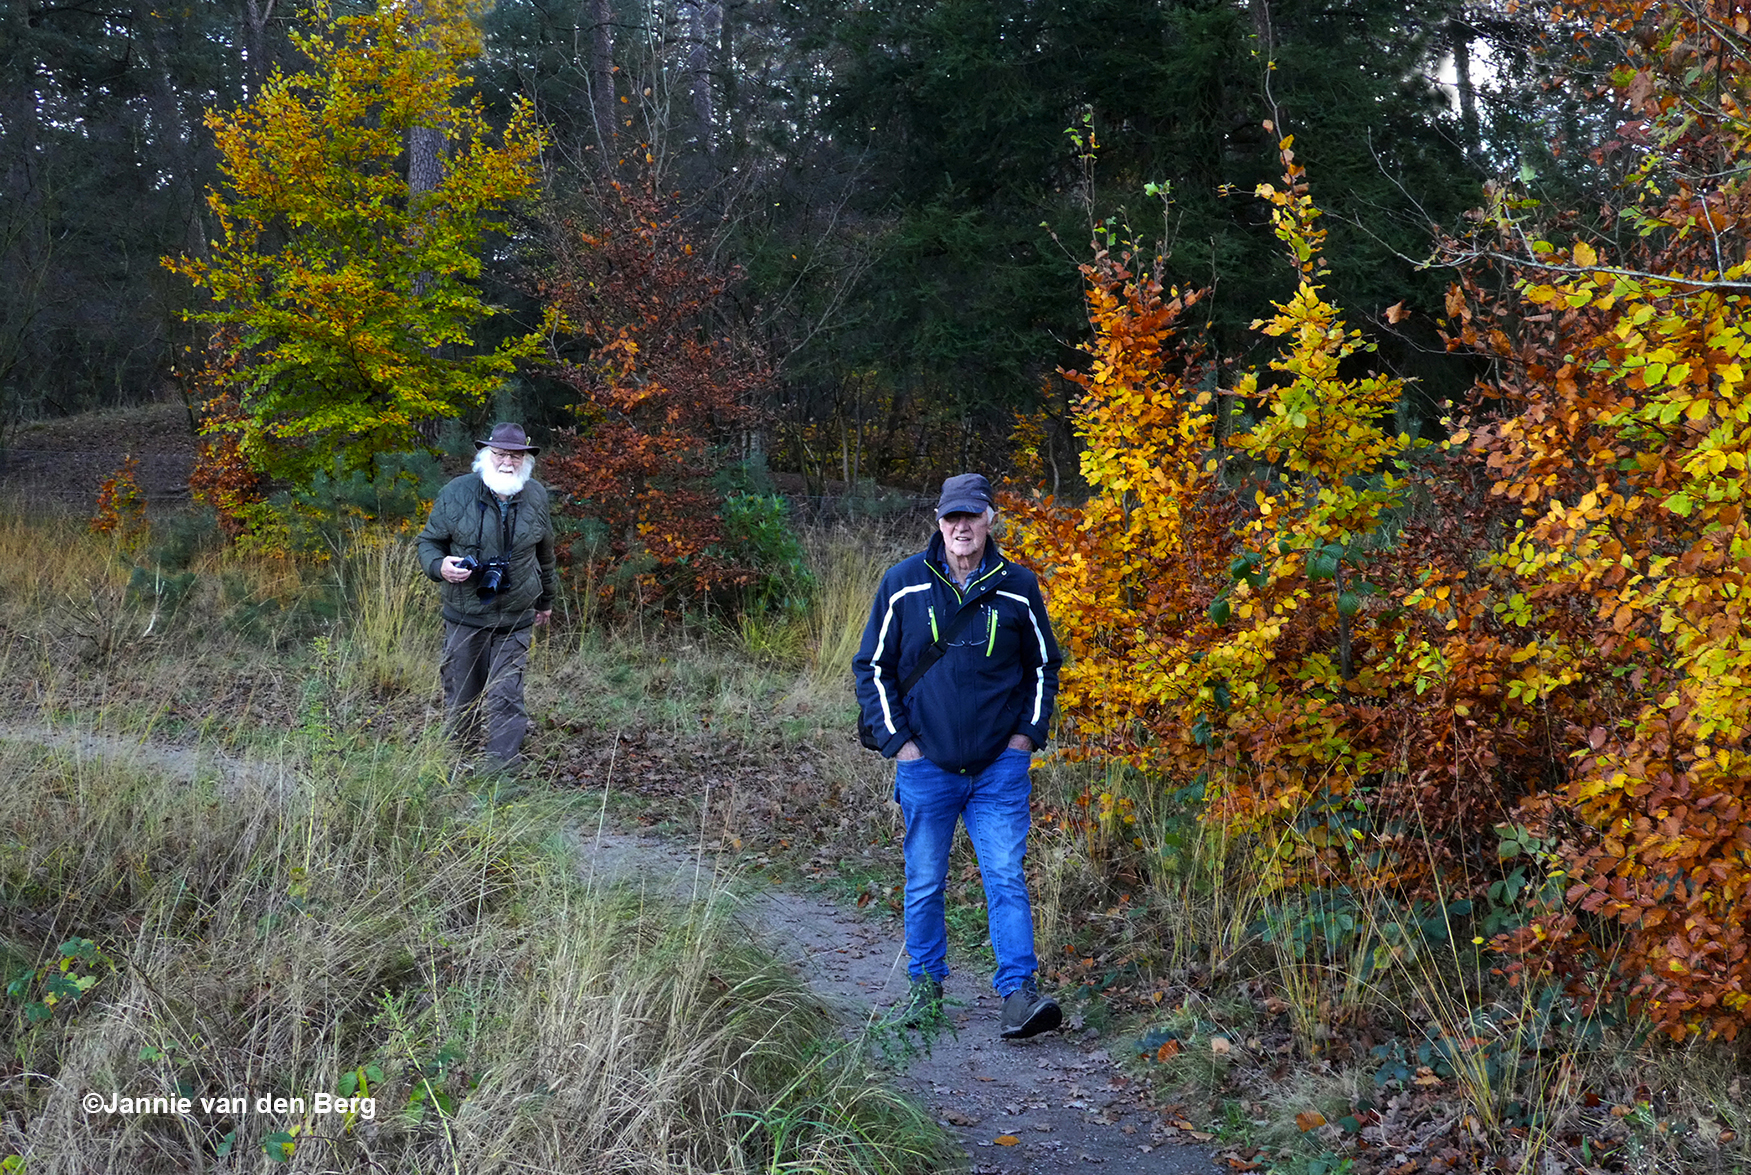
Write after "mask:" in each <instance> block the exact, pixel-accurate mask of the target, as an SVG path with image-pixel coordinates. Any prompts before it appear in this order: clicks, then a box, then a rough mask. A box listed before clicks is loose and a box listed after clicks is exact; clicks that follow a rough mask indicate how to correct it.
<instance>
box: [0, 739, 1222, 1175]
mask: <svg viewBox="0 0 1751 1175" xmlns="http://www.w3.org/2000/svg"><path fill="white" fill-rule="evenodd" d="M0 737H3V738H6V739H11V740H18V741H31V742H36V743H40V744H42V745H45V746H52V747H55V748H57V749H60V750H63V751H67V752H71V753H73V754H75V755H76V756H77V757H79V758H82V759H101V758H105V757H122V758H125V759H126V760H127V761H129V762H131V763H133V764H134V765H135V766H136V767H141V768H145V769H147V770H150V771H153V772H155V773H158V774H161V775H163V776H165V777H169V778H178V779H184V780H187V781H189V782H191V783H192V782H193V781H195V780H196V779H198V778H201V777H203V776H207V777H212V776H216V777H217V778H218V779H219V780H220V781H221V788H222V789H223V788H225V787H227V786H229V787H234V788H238V789H241V790H247V788H248V787H249V786H251V785H254V786H263V785H271V783H272V779H270V778H263V774H264V773H266V774H267V775H270V776H271V775H272V774H273V768H272V766H271V764H264V763H262V762H259V761H256V760H252V759H249V758H246V757H243V756H236V755H232V754H229V753H227V752H223V751H216V750H214V749H213V748H211V747H190V746H187V745H182V744H179V743H178V742H175V741H169V740H150V741H147V742H144V743H142V742H140V741H139V740H137V739H135V738H128V737H118V736H114V735H108V734H103V733H98V732H93V731H90V730H81V729H76V728H73V727H69V726H66V725H56V724H52V723H44V722H32V721H18V720H13V721H8V722H3V723H0ZM569 839H570V840H571V842H572V843H573V845H574V847H575V848H576V850H577V854H578V861H579V863H580V865H579V867H580V869H582V870H585V871H587V872H589V873H591V874H593V875H595V877H596V879H601V878H603V877H604V876H606V877H608V878H610V879H613V880H629V881H633V882H635V883H637V884H642V885H648V886H650V887H651V888H652V889H653V890H655V891H657V892H660V893H662V894H664V895H665V896H669V897H675V898H680V899H688V898H691V897H696V896H699V895H700V894H701V893H703V892H705V891H707V890H711V889H716V888H720V887H724V886H725V885H726V882H727V889H728V892H729V893H730V894H731V895H732V896H733V897H734V898H735V900H736V901H737V903H738V904H739V908H740V911H741V917H742V920H743V922H744V923H745V924H746V925H747V927H748V929H749V931H750V933H752V934H754V935H756V936H758V937H759V938H760V939H761V940H762V942H763V943H764V944H765V945H766V946H767V948H768V949H770V950H771V951H773V952H774V953H775V954H776V955H777V956H778V957H779V958H780V959H781V960H782V961H783V962H784V963H785V964H786V965H787V966H788V967H790V968H792V969H793V970H794V971H796V972H797V973H798V974H799V975H800V976H801V977H802V978H804V979H805V980H806V981H807V982H808V983H809V985H810V987H811V988H812V989H813V990H814V991H815V992H816V993H817V994H818V995H819V996H820V997H821V998H822V999H823V1000H824V1001H825V1002H826V1003H827V1005H828V1006H829V1007H830V1008H832V1009H833V1011H834V1012H835V1013H836V1014H837V1016H838V1017H839V1019H840V1022H841V1023H842V1024H843V1025H844V1029H845V1032H846V1034H847V1037H848V1038H849V1039H852V1040H857V1039H858V1038H860V1037H861V1038H862V1039H863V1041H864V1042H865V1044H866V1045H869V1046H871V1047H872V1049H873V1051H874V1052H875V1053H876V1054H877V1055H878V1056H879V1057H880V1067H881V1068H882V1069H883V1070H884V1071H886V1073H887V1074H888V1076H889V1079H890V1080H891V1081H892V1082H893V1083H894V1084H895V1085H896V1086H897V1087H898V1088H900V1089H902V1090H904V1091H906V1092H907V1093H909V1094H910V1095H911V1096H913V1097H914V1098H916V1099H917V1101H918V1102H919V1103H920V1104H921V1105H922V1106H924V1107H925V1108H926V1110H927V1111H928V1112H929V1113H930V1115H931V1116H932V1117H933V1118H934V1119H935V1120H936V1121H937V1122H938V1124H939V1125H941V1126H942V1127H944V1128H945V1129H946V1130H948V1131H949V1132H950V1133H952V1134H953V1135H954V1136H955V1137H956V1138H957V1139H958V1140H959V1141H960V1144H961V1145H962V1146H963V1147H964V1148H965V1150H966V1153H967V1156H968V1166H967V1170H968V1171H969V1172H971V1173H972V1175H1059V1173H1062V1172H1070V1171H1082V1170H1086V1169H1087V1168H1088V1167H1089V1166H1091V1165H1099V1164H1108V1163H1110V1164H1113V1165H1114V1167H1115V1168H1116V1169H1122V1170H1126V1171H1139V1172H1151V1173H1160V1175H1175V1173H1180V1172H1187V1173H1191V1172H1199V1171H1207V1170H1210V1169H1211V1163H1212V1156H1211V1154H1210V1152H1209V1151H1207V1150H1206V1149H1204V1148H1203V1147H1201V1146H1197V1145H1188V1144H1187V1143H1186V1141H1185V1140H1184V1136H1181V1137H1180V1138H1179V1139H1175V1138H1174V1137H1173V1136H1174V1135H1178V1134H1179V1133H1180V1132H1179V1131H1178V1130H1177V1129H1176V1128H1174V1127H1172V1126H1164V1124H1163V1122H1164V1119H1163V1117H1162V1114H1161V1111H1160V1108H1159V1107H1158V1106H1156V1105H1154V1104H1153V1102H1152V1099H1151V1097H1150V1096H1149V1092H1148V1090H1147V1089H1146V1088H1145V1087H1144V1086H1142V1085H1139V1084H1136V1083H1134V1081H1133V1080H1132V1079H1131V1078H1129V1077H1127V1076H1125V1075H1124V1074H1122V1073H1121V1072H1120V1071H1119V1070H1118V1068H1117V1067H1115V1065H1114V1063H1113V1060H1112V1058H1111V1056H1110V1055H1109V1052H1108V1049H1107V1047H1106V1045H1105V1044H1104V1043H1103V1042H1102V1041H1101V1039H1100V1037H1101V1033H1100V1032H1099V1031H1098V1030H1096V1029H1093V1028H1084V1027H1083V1025H1082V1023H1081V1019H1080V1017H1073V1018H1072V1019H1071V1020H1070V1021H1069V1022H1068V1023H1067V1025H1066V1027H1065V1028H1064V1029H1061V1030H1059V1031H1055V1032H1050V1033H1045V1034H1042V1035H1040V1036H1038V1037H1035V1038H1033V1039H1031V1040H1026V1041H1004V1040H1002V1039H1000V1038H999V1036H998V1032H997V1030H998V1020H999V1015H1000V1012H1001V1001H999V1000H998V999H997V998H996V996H995V994H994V993H993V992H992V991H991V990H990V988H989V987H988V986H987V985H986V984H985V982H984V980H983V976H982V975H981V974H979V973H978V971H977V968H976V966H969V967H963V968H961V969H959V970H957V972H956V973H954V974H952V975H951V976H950V978H949V982H948V985H947V987H948V990H947V1001H946V1002H947V1005H948V1011H949V1015H948V1021H949V1023H948V1025H947V1026H946V1027H945V1028H943V1029H942V1030H939V1031H936V1032H933V1033H931V1034H929V1035H928V1036H923V1035H921V1034H919V1033H916V1032H905V1031H902V1030H900V1029H897V1028H895V1027H892V1026H890V1025H888V1024H887V1023H886V1021H885V1013H886V1012H887V1011H888V1009H889V1008H891V1007H892V1006H893V1005H894V1004H895V1003H896V1002H897V1001H899V1000H900V999H901V998H902V997H903V996H904V995H905V994H906V989H907V975H906V959H905V948H904V945H903V941H902V934H901V926H900V922H899V920H898V919H897V918H895V917H893V916H891V914H890V913H889V912H887V911H885V910H884V911H883V912H881V913H872V912H870V911H868V910H864V909H859V908H858V907H857V906H856V905H854V904H850V903H845V902H839V901H835V900H833V899H832V897H831V896H830V895H828V894H826V893H824V892H822V891H821V889H820V888H819V887H818V886H817V887H812V888H805V887H802V886H798V885H795V884H774V883H772V882H771V881H770V880H769V879H767V878H766V877H764V876H762V875H760V874H758V873H749V872H747V871H744V870H741V869H739V868H738V866H737V865H736V864H735V863H734V862H733V859H732V858H731V857H730V856H726V855H721V854H718V853H714V852H708V851H706V849H705V848H704V847H703V846H701V845H692V846H689V845H688V844H686V843H685V842H683V841H681V840H679V839H677V838H674V837H669V836H663V835H660V834H657V833H654V832H650V831H642V832H629V831H621V830H616V829H612V828H610V827H609V826H608V823H607V821H606V820H603V821H602V822H601V823H600V824H599V825H598V826H597V827H595V828H588V827H583V826H581V825H580V826H578V827H574V828H573V829H572V830H571V834H570V837H569Z"/></svg>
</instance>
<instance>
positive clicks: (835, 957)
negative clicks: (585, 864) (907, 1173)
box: [579, 834, 1215, 1175]
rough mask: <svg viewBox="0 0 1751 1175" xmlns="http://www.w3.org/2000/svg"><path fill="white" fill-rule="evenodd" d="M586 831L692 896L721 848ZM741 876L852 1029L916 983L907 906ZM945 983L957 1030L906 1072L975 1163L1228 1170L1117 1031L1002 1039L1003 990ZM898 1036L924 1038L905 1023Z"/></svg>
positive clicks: (1042, 1168)
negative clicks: (1186, 1126)
mask: <svg viewBox="0 0 1751 1175" xmlns="http://www.w3.org/2000/svg"><path fill="white" fill-rule="evenodd" d="M579 840H580V842H582V843H580V845H579V848H580V849H581V850H582V851H583V852H584V854H585V855H586V859H588V860H590V861H592V862H593V863H594V867H595V868H598V869H601V870H604V871H606V872H607V873H609V874H612V875H615V876H621V877H624V876H626V875H627V874H628V873H632V874H634V875H639V874H642V875H644V876H646V877H648V878H649V879H650V880H651V882H652V884H653V885H658V886H663V887H665V888H669V889H670V890H671V892H675V893H676V894H677V895H678V896H683V897H685V896H687V894H688V893H689V892H690V891H691V892H705V891H706V888H707V887H708V885H709V880H710V875H711V870H712V865H711V862H710V859H709V858H708V857H705V856H704V855H701V854H689V853H687V852H686V851H685V850H683V849H682V848H680V847H679V846H676V845H674V844H673V843H671V842H665V841H663V840H662V839H660V838H658V837H655V836H644V837H638V836H623V835H614V834H580V836H579ZM735 889H736V890H737V892H739V894H740V898H739V900H740V902H741V903H742V906H743V916H744V917H745V918H746V919H747V921H748V923H749V924H750V927H751V928H752V929H753V930H754V931H755V932H756V933H758V934H760V935H761V936H762V937H763V938H764V939H765V940H766V942H767V945H768V946H769V947H770V948H771V949H772V950H774V951H775V952H776V953H777V954H778V955H779V956H780V957H781V958H783V959H784V960H785V961H786V962H787V963H788V964H789V965H790V966H792V967H793V968H795V969H796V971H797V972H798V973H799V974H800V975H801V976H802V977H803V978H805V979H807V980H808V982H809V984H810V985H811V986H812V987H813V988H814V989H815V990H816V991H818V992H819V993H820V994H821V995H822V996H823V997H824V998H825V999H826V1000H827V1001H828V1003H829V1004H831V1005H832V1006H833V1007H834V1008H835V1009H836V1010H837V1011H838V1012H839V1013H840V1015H841V1017H842V1018H843V1019H844V1020H845V1023H846V1025H847V1028H848V1030H850V1031H859V1030H861V1029H862V1028H864V1027H865V1026H867V1025H868V1024H869V1023H870V1021H871V1017H872V1015H879V1014H880V1013H881V1012H884V1011H886V1010H887V1009H888V1008H889V1007H891V1006H892V1005H893V1004H894V1003H896V1002H897V1001H898V1000H900V998H901V997H902V996H904V995H905V994H906V990H907V985H908V981H907V977H906V957H905V948H904V944H903V941H902V937H901V928H900V923H899V921H898V920H897V919H894V918H890V917H877V916H866V915H865V914H863V913H862V912H861V911H858V910H855V909H845V908H843V907H840V906H837V905H834V904H833V903H831V902H828V901H825V900H823V899H821V898H817V897H814V896H812V895H809V894H802V893H797V892H794V891H791V890H787V889H783V888H778V887H774V886H771V885H768V884H766V883H763V882H760V881H758V880H751V881H745V882H743V883H741V884H740V885H738V886H737V887H735ZM945 995H946V1002H947V1004H948V1010H949V1017H950V1020H951V1021H952V1024H953V1030H952V1032H943V1033H941V1034H940V1035H939V1036H937V1038H936V1039H935V1040H934V1041H932V1042H930V1045H929V1051H928V1052H923V1053H919V1054H918V1055H915V1056H912V1057H910V1058H909V1059H908V1058H905V1057H896V1058H895V1061H894V1064H895V1066H896V1073H895V1080H896V1082H897V1083H898V1084H899V1085H900V1086H901V1088H903V1089H906V1090H907V1091H908V1092H910V1093H912V1094H914V1095H915V1096H916V1097H917V1098H918V1099H919V1101H920V1102H922V1103H923V1105H924V1106H925V1107H926V1108H927V1109H928V1110H929V1111H930V1112H931V1114H932V1115H934V1116H935V1117H936V1119H937V1120H938V1121H939V1122H941V1123H942V1124H943V1125H944V1126H946V1127H948V1128H949V1129H950V1130H952V1131H953V1132H954V1134H955V1135H956V1136H957V1137H958V1138H959V1139H960V1140H961V1143H962V1145H963V1146H965V1147H966V1150H967V1154H968V1157H969V1158H970V1160H971V1170H972V1171H973V1172H974V1173H975V1175H1051V1173H1054V1172H1068V1171H1083V1170H1086V1169H1087V1168H1088V1167H1089V1166H1090V1165H1091V1164H1103V1163H1104V1164H1111V1165H1112V1168H1113V1169H1115V1170H1123V1171H1139V1172H1150V1173H1156V1172H1159V1173H1163V1175H1166V1173H1169V1172H1187V1173H1192V1172H1196V1173H1199V1175H1204V1173H1207V1172H1212V1171H1214V1170H1215V1165H1214V1160H1213V1159H1212V1158H1211V1156H1210V1153H1209V1152H1208V1151H1206V1150H1204V1149H1202V1148H1201V1147H1196V1146H1187V1145H1183V1144H1180V1143H1177V1142H1170V1141H1164V1140H1163V1138H1162V1136H1161V1134H1160V1133H1159V1126H1160V1117H1159V1113H1158V1112H1157V1111H1153V1110H1151V1109H1150V1108H1149V1106H1148V1105H1147V1104H1146V1103H1145V1101H1144V1099H1143V1096H1142V1091H1141V1090H1140V1089H1138V1088H1136V1087H1135V1086H1133V1085H1132V1084H1131V1083H1130V1082H1129V1081H1128V1080H1127V1079H1126V1078H1125V1077H1123V1076H1122V1075H1120V1074H1119V1073H1118V1071H1117V1069H1116V1068H1115V1067H1114V1066H1113V1063H1112V1060H1111V1058H1110V1056H1109V1054H1108V1052H1107V1048H1106V1044H1107V1043H1108V1042H1105V1041H1101V1040H1099V1039H1095V1038H1094V1037H1093V1034H1092V1033H1090V1034H1086V1035H1085V1034H1084V1033H1081V1032H1078V1031H1076V1030H1074V1029H1071V1028H1066V1029H1064V1030H1060V1031H1057V1032H1049V1033H1045V1034H1043V1035H1041V1036H1037V1037H1034V1038H1033V1039H1032V1040H1025V1041H1014V1042H1010V1041H1005V1040H1002V1039H1000V1038H999V1037H998V1035H997V1028H998V1019H999V1015H1000V1013H1001V1010H1002V1002H1001V1001H1000V1000H998V998H997V996H996V994H995V993H994V992H992V990H991V987H990V982H989V977H988V976H986V975H983V974H973V973H971V972H960V973H955V974H951V975H950V976H949V980H948V984H947V988H946V992H945ZM889 1040H890V1042H891V1043H892V1044H899V1043H900V1042H901V1041H902V1040H910V1041H914V1042H917V1041H918V1040H919V1037H918V1035H917V1034H916V1033H912V1034H904V1035H902V1034H898V1033H894V1034H892V1035H891V1036H890V1037H889ZM890 1051H891V1050H890Z"/></svg>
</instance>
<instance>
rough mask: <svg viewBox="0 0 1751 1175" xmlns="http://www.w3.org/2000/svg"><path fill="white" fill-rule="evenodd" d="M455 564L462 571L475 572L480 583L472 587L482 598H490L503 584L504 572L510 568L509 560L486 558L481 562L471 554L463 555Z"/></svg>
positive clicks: (496, 593)
mask: <svg viewBox="0 0 1751 1175" xmlns="http://www.w3.org/2000/svg"><path fill="white" fill-rule="evenodd" d="M456 566H458V567H460V568H461V569H462V570H464V571H468V572H474V573H477V574H476V575H475V578H477V579H479V580H480V585H479V586H478V587H476V588H475V589H474V590H475V594H476V595H478V596H479V597H480V598H481V599H483V600H490V599H492V598H493V597H494V596H496V595H498V594H499V589H500V588H501V587H503V586H504V583H505V572H506V571H508V570H510V567H511V561H510V560H509V559H487V560H485V561H484V562H483V561H481V560H479V559H476V558H475V557H474V556H472V555H463V556H462V557H461V558H459V559H457V560H456Z"/></svg>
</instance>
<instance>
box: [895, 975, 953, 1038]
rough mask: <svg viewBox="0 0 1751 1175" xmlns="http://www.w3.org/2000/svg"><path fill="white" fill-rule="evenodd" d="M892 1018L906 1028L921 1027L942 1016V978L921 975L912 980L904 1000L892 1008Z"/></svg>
mask: <svg viewBox="0 0 1751 1175" xmlns="http://www.w3.org/2000/svg"><path fill="white" fill-rule="evenodd" d="M893 1018H894V1019H895V1020H897V1021H899V1023H900V1024H902V1025H903V1026H905V1027H907V1028H921V1027H923V1026H924V1025H926V1024H929V1023H931V1022H933V1021H935V1020H940V1019H941V1018H942V980H940V979H932V978H931V977H930V976H928V975H925V976H921V977H919V978H917V979H914V980H913V981H912V990H911V992H910V993H908V995H907V996H906V1002H905V1003H903V1004H901V1005H899V1006H898V1007H896V1008H895V1009H894V1015H893Z"/></svg>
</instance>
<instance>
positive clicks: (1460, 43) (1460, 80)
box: [1447, 19, 1483, 160]
mask: <svg viewBox="0 0 1751 1175" xmlns="http://www.w3.org/2000/svg"><path fill="white" fill-rule="evenodd" d="M1472 35H1473V32H1472V28H1471V26H1470V25H1468V24H1466V23H1465V22H1464V21H1463V20H1459V19H1454V20H1450V21H1448V22H1447V44H1448V47H1449V48H1450V49H1451V50H1452V53H1453V75H1454V79H1455V88H1456V89H1457V90H1458V91H1459V125H1460V128H1461V131H1462V133H1463V135H1464V138H1465V153H1466V154H1467V155H1469V156H1471V157H1472V159H1474V160H1475V159H1477V158H1479V157H1480V156H1481V155H1482V154H1483V137H1482V135H1481V133H1480V132H1479V129H1478V124H1477V90H1476V89H1475V88H1474V87H1473V85H1472V82H1471V38H1472Z"/></svg>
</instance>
